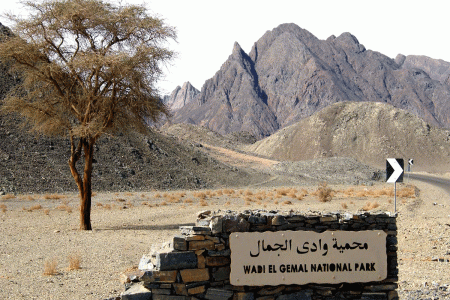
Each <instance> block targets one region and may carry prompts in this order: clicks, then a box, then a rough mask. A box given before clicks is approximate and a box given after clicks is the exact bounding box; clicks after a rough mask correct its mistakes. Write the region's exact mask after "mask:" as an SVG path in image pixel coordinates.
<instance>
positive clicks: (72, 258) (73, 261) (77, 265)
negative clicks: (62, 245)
mask: <svg viewBox="0 0 450 300" xmlns="http://www.w3.org/2000/svg"><path fill="white" fill-rule="evenodd" d="M67 260H68V261H69V267H67V270H68V271H72V270H79V269H81V256H80V255H79V254H76V253H72V254H69V255H68V256H67Z"/></svg>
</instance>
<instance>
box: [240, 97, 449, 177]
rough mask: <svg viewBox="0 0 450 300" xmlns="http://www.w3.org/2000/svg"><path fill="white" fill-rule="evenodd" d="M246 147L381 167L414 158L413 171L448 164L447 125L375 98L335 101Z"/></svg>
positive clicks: (289, 158)
mask: <svg viewBox="0 0 450 300" xmlns="http://www.w3.org/2000/svg"><path fill="white" fill-rule="evenodd" d="M246 149H247V150H248V151H251V152H254V153H256V154H258V155H264V156H268V157H270V158H274V159H278V160H287V161H301V160H302V161H303V160H310V159H317V158H329V157H351V158H355V159H357V160H358V161H360V162H361V163H365V164H368V165H371V166H373V167H376V168H380V169H384V168H385V166H386V158H389V157H393V158H404V159H405V160H407V159H409V158H413V159H414V162H415V163H414V170H415V171H428V172H448V170H449V168H450V131H449V130H444V129H440V128H437V127H434V126H430V125H429V124H428V123H426V122H424V121H422V120H421V119H420V118H418V117H417V116H415V115H413V114H411V113H409V112H407V111H405V110H401V109H397V108H394V107H393V106H392V105H390V104H385V103H376V102H339V103H335V104H333V105H330V106H328V107H326V108H324V109H322V110H320V111H319V112H317V113H315V114H314V115H312V116H310V117H308V118H305V119H303V120H301V121H299V122H297V123H295V124H293V125H291V126H288V127H285V128H283V129H281V130H279V131H278V132H277V133H275V134H273V135H271V136H270V137H268V138H265V139H262V140H260V141H258V142H256V143H255V144H253V145H251V146H248V147H247V148H246Z"/></svg>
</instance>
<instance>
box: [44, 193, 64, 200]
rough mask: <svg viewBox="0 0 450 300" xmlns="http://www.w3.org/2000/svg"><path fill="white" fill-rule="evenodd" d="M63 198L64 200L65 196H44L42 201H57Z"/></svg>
mask: <svg viewBox="0 0 450 300" xmlns="http://www.w3.org/2000/svg"><path fill="white" fill-rule="evenodd" d="M64 198H66V196H64V195H60V194H45V195H44V199H46V200H59V199H64Z"/></svg>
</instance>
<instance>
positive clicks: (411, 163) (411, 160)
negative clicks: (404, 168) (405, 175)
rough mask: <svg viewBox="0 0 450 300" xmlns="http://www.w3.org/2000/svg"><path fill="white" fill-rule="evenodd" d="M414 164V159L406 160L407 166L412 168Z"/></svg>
mask: <svg viewBox="0 0 450 300" xmlns="http://www.w3.org/2000/svg"><path fill="white" fill-rule="evenodd" d="M413 164H414V159H412V158H410V159H409V160H408V165H410V166H412V165H413Z"/></svg>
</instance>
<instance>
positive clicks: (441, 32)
mask: <svg viewBox="0 0 450 300" xmlns="http://www.w3.org/2000/svg"><path fill="white" fill-rule="evenodd" d="M3 2H6V3H2V5H1V6H0V7H1V8H0V10H1V11H2V13H4V12H6V11H10V10H12V11H13V12H15V13H21V11H20V7H21V4H19V3H18V1H15V0H6V1H3ZM122 2H123V3H136V4H144V5H145V6H146V7H147V8H148V9H150V11H151V12H153V13H155V14H158V15H159V16H160V17H162V18H164V19H165V20H166V22H167V23H168V24H169V25H172V26H175V27H176V28H177V32H178V43H174V44H173V45H172V49H174V50H175V51H177V52H178V57H177V58H176V59H175V60H174V61H173V62H172V64H171V66H168V68H167V70H166V77H165V78H164V80H163V81H161V82H160V84H159V86H160V88H161V90H162V91H163V93H164V92H165V93H170V92H171V91H172V90H173V89H174V88H175V87H176V86H177V85H182V84H183V83H184V82H186V81H190V82H191V83H192V85H194V86H195V87H196V88H197V89H199V90H200V89H201V87H202V85H203V83H204V82H205V81H206V80H207V79H209V78H211V77H213V76H214V74H215V72H216V71H218V70H219V68H220V66H221V65H222V64H223V63H224V62H225V60H226V59H227V58H228V56H229V55H230V54H231V51H232V48H233V44H234V42H235V41H237V42H238V43H239V44H240V45H241V47H242V48H243V49H244V51H245V52H247V53H248V52H250V50H251V47H252V46H253V44H254V43H255V42H256V41H257V40H258V39H259V38H260V37H261V36H262V35H263V34H264V33H265V32H266V31H267V30H271V29H273V28H275V27H277V26H278V25H280V24H282V23H295V24H297V25H298V26H300V27H302V28H304V29H306V30H308V31H309V32H311V33H312V34H313V35H315V36H316V37H318V38H319V39H326V38H328V37H329V36H330V35H333V34H334V35H335V36H339V35H340V34H341V33H343V32H350V33H352V34H353V35H354V36H356V37H357V38H358V40H359V42H360V43H361V44H363V45H364V46H365V47H366V49H370V50H374V51H378V52H381V53H383V54H385V55H387V56H389V57H391V58H395V56H396V55H397V54H399V53H401V54H405V55H410V54H414V55H426V56H429V57H432V58H436V59H443V60H446V61H449V62H450V47H449V45H450V41H449V33H448V32H449V25H448V21H447V19H448V10H447V8H446V5H445V1H442V0H439V1H437V0H427V1H411V0H409V1H403V0H389V1H386V0H378V1H362V0H308V1H303V0H296V1H295V0H271V1H264V0H259V1H254V0H225V1H223V0H222V1H217V0H190V1H187V0H123V1H122ZM0 22H2V23H3V24H4V25H9V24H8V22H7V20H6V19H4V18H0Z"/></svg>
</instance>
